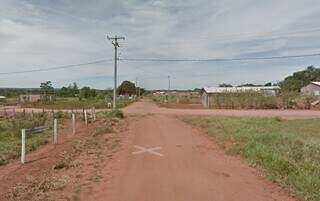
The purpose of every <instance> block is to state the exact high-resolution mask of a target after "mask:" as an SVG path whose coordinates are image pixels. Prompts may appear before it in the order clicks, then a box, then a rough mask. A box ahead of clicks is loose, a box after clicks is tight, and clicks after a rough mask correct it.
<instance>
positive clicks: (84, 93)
mask: <svg viewBox="0 0 320 201" xmlns="http://www.w3.org/2000/svg"><path fill="white" fill-rule="evenodd" d="M96 95H97V92H96V90H95V89H91V88H90V87H82V89H81V90H80V95H79V98H80V99H82V98H85V99H88V98H95V97H96Z"/></svg>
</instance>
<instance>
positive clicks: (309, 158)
mask: <svg viewBox="0 0 320 201" xmlns="http://www.w3.org/2000/svg"><path fill="white" fill-rule="evenodd" d="M185 121H186V122H188V123H190V124H192V125H193V126H196V127H200V128H203V129H205V130H207V131H208V134H209V135H210V136H211V137H213V138H214V139H215V140H216V141H217V142H218V143H219V144H220V145H221V146H222V147H223V148H224V149H225V150H226V152H227V153H229V154H237V155H241V156H242V157H244V158H246V159H247V160H248V161H250V162H251V163H252V164H253V165H254V166H256V167H258V168H259V169H260V170H262V171H263V172H264V174H265V175H267V176H268V177H269V178H270V179H271V180H273V181H276V182H278V183H280V184H282V185H286V186H287V187H289V189H290V190H291V192H292V193H293V194H294V195H296V196H297V197H299V198H302V199H304V200H307V201H318V200H320V132H319V131H320V124H319V119H305V120H283V119H280V118H242V117H192V118H191V117H189V118H186V119H185Z"/></svg>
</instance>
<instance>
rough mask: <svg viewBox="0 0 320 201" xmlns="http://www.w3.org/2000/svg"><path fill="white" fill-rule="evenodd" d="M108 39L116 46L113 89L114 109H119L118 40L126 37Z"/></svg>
mask: <svg viewBox="0 0 320 201" xmlns="http://www.w3.org/2000/svg"><path fill="white" fill-rule="evenodd" d="M107 38H108V40H112V44H113V46H114V89H113V109H114V110H115V109H117V105H116V101H117V61H118V47H120V45H119V43H118V40H125V38H124V37H119V36H115V37H109V36H107Z"/></svg>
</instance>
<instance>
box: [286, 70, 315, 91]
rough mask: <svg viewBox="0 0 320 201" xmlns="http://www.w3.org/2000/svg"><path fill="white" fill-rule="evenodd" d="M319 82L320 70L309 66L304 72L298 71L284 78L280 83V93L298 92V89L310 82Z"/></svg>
mask: <svg viewBox="0 0 320 201" xmlns="http://www.w3.org/2000/svg"><path fill="white" fill-rule="evenodd" d="M319 80H320V68H315V67H314V66H309V67H307V68H306V69H305V70H302V71H298V72H295V73H293V74H292V75H290V76H288V77H286V78H285V79H284V80H283V81H282V82H280V87H281V90H282V91H292V92H300V89H301V88H302V87H304V86H306V85H308V84H310V82H312V81H319Z"/></svg>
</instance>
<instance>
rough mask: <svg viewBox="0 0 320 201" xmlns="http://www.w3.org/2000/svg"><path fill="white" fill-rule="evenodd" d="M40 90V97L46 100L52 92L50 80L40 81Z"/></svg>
mask: <svg viewBox="0 0 320 201" xmlns="http://www.w3.org/2000/svg"><path fill="white" fill-rule="evenodd" d="M40 91H41V93H42V97H43V98H42V99H43V100H44V101H48V100H49V99H48V97H49V95H52V94H54V88H53V86H52V82H51V81H46V82H42V83H41V84H40Z"/></svg>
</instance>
